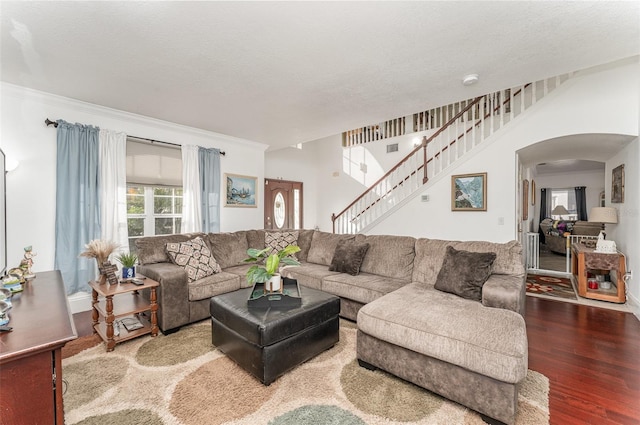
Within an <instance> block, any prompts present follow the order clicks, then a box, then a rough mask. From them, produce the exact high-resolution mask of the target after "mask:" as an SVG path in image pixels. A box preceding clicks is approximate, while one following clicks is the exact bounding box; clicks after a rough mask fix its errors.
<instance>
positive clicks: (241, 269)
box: [224, 263, 255, 288]
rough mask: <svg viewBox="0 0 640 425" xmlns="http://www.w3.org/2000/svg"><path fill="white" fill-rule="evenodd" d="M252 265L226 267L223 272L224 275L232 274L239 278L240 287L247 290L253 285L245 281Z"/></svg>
mask: <svg viewBox="0 0 640 425" xmlns="http://www.w3.org/2000/svg"><path fill="white" fill-rule="evenodd" d="M254 265H255V263H249V264H243V265H241V266H233V267H227V268H226V269H224V271H225V272H226V273H233V274H235V275H238V276H240V287H241V288H249V287H251V286H253V284H252V283H249V282H248V281H247V271H249V269H250V268H251V267H252V266H254Z"/></svg>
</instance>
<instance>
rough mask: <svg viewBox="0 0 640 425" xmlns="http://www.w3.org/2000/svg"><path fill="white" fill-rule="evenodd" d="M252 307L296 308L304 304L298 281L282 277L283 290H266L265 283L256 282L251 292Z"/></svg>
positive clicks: (250, 304) (250, 305) (249, 303)
mask: <svg viewBox="0 0 640 425" xmlns="http://www.w3.org/2000/svg"><path fill="white" fill-rule="evenodd" d="M247 305H248V306H249V307H250V308H270V307H271V308H296V307H300V306H301V305H302V296H301V295H300V288H299V287H298V281H297V280H295V279H289V278H287V277H283V278H282V292H266V291H265V289H264V283H256V284H255V285H253V289H252V290H251V292H250V294H249V299H248V300H247Z"/></svg>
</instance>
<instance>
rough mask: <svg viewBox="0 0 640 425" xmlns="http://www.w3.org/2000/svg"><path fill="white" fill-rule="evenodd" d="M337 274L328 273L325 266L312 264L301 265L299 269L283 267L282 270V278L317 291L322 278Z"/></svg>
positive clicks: (320, 286)
mask: <svg viewBox="0 0 640 425" xmlns="http://www.w3.org/2000/svg"><path fill="white" fill-rule="evenodd" d="M337 274H340V273H339V272H332V271H329V268H328V267H327V266H325V265H322V264H313V263H302V264H301V265H300V266H299V267H285V268H284V269H283V276H286V277H290V278H292V279H296V280H297V281H298V284H299V285H302V286H307V287H309V288H313V289H319V290H322V280H323V279H324V278H326V277H327V276H335V275H337ZM345 276H346V275H345Z"/></svg>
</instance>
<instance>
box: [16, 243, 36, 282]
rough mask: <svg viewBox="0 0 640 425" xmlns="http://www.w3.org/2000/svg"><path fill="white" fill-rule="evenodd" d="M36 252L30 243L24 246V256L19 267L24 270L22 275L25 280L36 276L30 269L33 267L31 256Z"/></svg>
mask: <svg viewBox="0 0 640 425" xmlns="http://www.w3.org/2000/svg"><path fill="white" fill-rule="evenodd" d="M36 255H37V254H36V253H35V252H33V248H32V247H31V245H29V246H25V247H24V258H23V259H22V261H20V268H21V269H22V270H24V274H23V275H22V276H23V277H24V278H25V279H26V280H30V279H34V278H35V277H36V275H35V273H33V272H32V271H31V267H33V257H35V256H36Z"/></svg>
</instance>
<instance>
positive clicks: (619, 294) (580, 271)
mask: <svg viewBox="0 0 640 425" xmlns="http://www.w3.org/2000/svg"><path fill="white" fill-rule="evenodd" d="M571 250H572V253H573V259H572V267H571V272H572V274H573V276H574V277H575V279H576V282H577V283H578V295H580V296H581V297H584V298H590V299H594V300H602V301H610V302H614V303H624V302H625V301H626V293H625V284H624V275H625V274H626V270H625V260H624V255H622V253H620V252H617V253H612V254H604V253H598V252H595V250H594V249H593V248H587V247H586V246H585V245H584V244H582V243H574V244H573V245H571ZM589 270H605V271H609V275H610V276H611V289H589V288H588V286H587V273H588V271H589Z"/></svg>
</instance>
